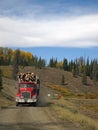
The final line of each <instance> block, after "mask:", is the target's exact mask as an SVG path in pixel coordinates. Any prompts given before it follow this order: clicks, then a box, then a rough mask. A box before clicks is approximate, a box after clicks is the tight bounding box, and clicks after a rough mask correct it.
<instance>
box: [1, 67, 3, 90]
mask: <svg viewBox="0 0 98 130" xmlns="http://www.w3.org/2000/svg"><path fill="white" fill-rule="evenodd" d="M2 89H3V87H2V71H1V69H0V92H1V90H2Z"/></svg>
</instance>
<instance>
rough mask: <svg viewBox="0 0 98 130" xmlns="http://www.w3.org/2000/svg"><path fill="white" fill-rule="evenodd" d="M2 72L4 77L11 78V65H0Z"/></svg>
mask: <svg viewBox="0 0 98 130" xmlns="http://www.w3.org/2000/svg"><path fill="white" fill-rule="evenodd" d="M0 69H1V70H2V72H3V76H4V77H6V78H12V66H0Z"/></svg>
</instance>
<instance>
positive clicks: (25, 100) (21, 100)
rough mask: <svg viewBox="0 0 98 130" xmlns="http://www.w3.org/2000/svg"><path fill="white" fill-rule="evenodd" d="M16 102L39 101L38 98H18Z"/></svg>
mask: <svg viewBox="0 0 98 130" xmlns="http://www.w3.org/2000/svg"><path fill="white" fill-rule="evenodd" d="M16 102H18V103H33V102H37V99H17V98H16Z"/></svg>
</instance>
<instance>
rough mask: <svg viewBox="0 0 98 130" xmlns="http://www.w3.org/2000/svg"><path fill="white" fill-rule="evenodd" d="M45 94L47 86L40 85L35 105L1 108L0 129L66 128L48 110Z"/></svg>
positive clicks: (38, 129)
mask: <svg viewBox="0 0 98 130" xmlns="http://www.w3.org/2000/svg"><path fill="white" fill-rule="evenodd" d="M41 87H42V86H41ZM10 89H11V88H10ZM13 94H15V91H14V89H13ZM47 94H48V91H47V88H43V87H42V88H41V92H40V100H39V105H38V106H37V107H32V106H19V107H16V106H15V105H14V106H10V107H8V108H5V109H1V110H0V130H50V129H53V130H66V129H65V128H63V126H62V123H60V122H58V121H57V119H56V118H55V116H54V115H53V113H52V111H51V110H50V107H49V102H50V99H49V97H48V96H47Z"/></svg>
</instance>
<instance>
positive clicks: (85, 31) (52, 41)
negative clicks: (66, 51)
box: [0, 14, 98, 47]
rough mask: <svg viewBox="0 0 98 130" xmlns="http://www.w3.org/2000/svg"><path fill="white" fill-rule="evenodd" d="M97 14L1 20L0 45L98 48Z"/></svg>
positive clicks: (2, 18) (0, 18)
mask: <svg viewBox="0 0 98 130" xmlns="http://www.w3.org/2000/svg"><path fill="white" fill-rule="evenodd" d="M97 21H98V15H97V14H95V15H82V16H72V17H71V16H70V17H65V18H64V17H59V16H58V17H56V19H55V17H51V19H48V18H47V19H26V18H17V17H6V16H5V17H3V16H2V17H0V46H4V47H6V46H7V47H35V46H58V47H60V46H64V47H91V46H98V23H97Z"/></svg>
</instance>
